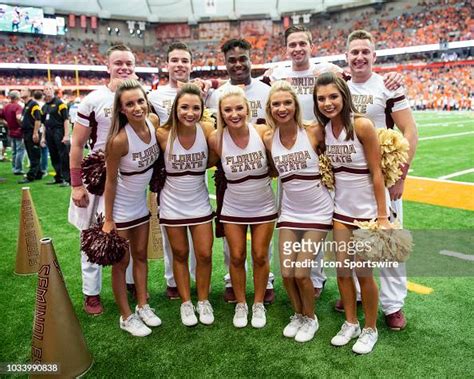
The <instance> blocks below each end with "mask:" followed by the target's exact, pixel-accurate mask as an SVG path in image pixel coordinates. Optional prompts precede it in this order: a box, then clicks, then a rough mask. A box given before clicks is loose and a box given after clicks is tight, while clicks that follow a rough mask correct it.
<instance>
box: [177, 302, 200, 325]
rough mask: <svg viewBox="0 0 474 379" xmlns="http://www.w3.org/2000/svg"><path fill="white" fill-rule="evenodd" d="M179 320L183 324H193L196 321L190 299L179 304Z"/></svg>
mask: <svg viewBox="0 0 474 379" xmlns="http://www.w3.org/2000/svg"><path fill="white" fill-rule="evenodd" d="M180 313H181V322H182V323H183V325H185V326H194V325H196V324H197V323H198V319H197V317H196V315H195V314H194V306H193V303H191V300H188V301H186V302H185V303H182V304H181V308H180Z"/></svg>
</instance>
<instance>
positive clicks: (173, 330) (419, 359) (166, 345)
mask: <svg viewBox="0 0 474 379" xmlns="http://www.w3.org/2000/svg"><path fill="white" fill-rule="evenodd" d="M416 119H417V121H418V125H419V126H420V128H419V130H420V132H419V134H420V138H421V140H420V143H419V148H418V155H417V158H416V161H415V162H414V164H413V170H414V171H413V173H412V175H416V176H426V177H431V178H438V177H440V176H443V175H448V174H451V173H454V172H458V171H462V170H467V169H469V168H473V167H474V161H473V152H472V148H471V147H472V145H473V142H474V137H473V136H474V133H473V134H472V135H471V134H467V135H464V136H463V137H445V138H439V139H431V140H423V139H422V138H423V137H431V136H441V135H446V134H453V133H463V132H470V131H474V119H473V118H472V116H469V115H468V114H467V113H451V114H447V113H443V114H438V113H434V112H432V113H428V112H427V113H417V114H416ZM438 124H443V125H438ZM444 124H446V125H444ZM461 124H463V126H461ZM0 177H4V178H6V182H4V183H0V214H1V215H2V219H3V225H2V228H1V231H0V251H1V252H2V253H3V259H2V262H3V263H2V264H0V280H1V281H2V282H3V283H4V284H3V287H2V288H3V290H2V291H1V295H0V306H1V309H2V314H3V320H4V326H3V328H2V332H1V334H0V335H1V344H0V362H12V363H26V362H27V361H28V359H29V357H30V352H31V338H32V323H33V313H34V301H35V289H36V284H37V283H36V282H37V279H36V277H35V276H30V277H19V276H15V275H13V269H14V262H15V254H16V240H17V233H18V216H19V203H20V196H21V193H20V192H21V191H20V188H21V185H19V184H16V180H17V179H18V177H15V176H13V175H12V174H11V172H10V165H9V163H0ZM460 178H462V181H465V182H467V181H469V182H473V181H474V177H473V176H472V175H471V176H468V175H467V176H463V177H459V178H458V177H456V178H453V179H452V180H458V179H459V180H461V179H460ZM49 179H51V178H49ZM49 179H47V178H45V179H43V181H41V182H35V183H32V184H31V185H30V187H31V194H32V197H33V200H34V203H35V205H36V210H37V213H38V215H39V218H40V222H41V225H42V228H43V232H44V235H45V236H49V237H51V238H52V239H53V242H54V247H55V250H56V253H57V256H58V260H59V263H60V265H61V269H62V271H63V274H64V277H65V281H66V284H67V287H68V291H69V294H70V296H71V299H72V302H73V305H74V307H75V310H76V313H77V315H78V318H79V320H80V322H81V326H82V329H83V332H84V336H85V339H86V341H87V343H88V346H89V349H90V351H91V353H92V355H93V357H94V365H93V367H92V369H91V370H90V371H89V372H88V374H87V375H86V377H90V378H96V377H97V378H103V377H125V378H127V377H132V376H134V377H154V376H160V377H197V378H201V377H257V378H258V377H270V376H272V377H295V378H300V377H336V376H339V377H342V376H344V377H374V376H388V377H395V376H397V377H410V378H411V377H422V376H427V375H429V376H430V377H448V376H449V377H470V376H472V371H473V358H474V356H473V347H474V335H473V333H472V319H473V318H474V298H473V296H472V288H473V285H474V280H473V277H472V276H471V277H454V276H451V277H446V276H445V277H426V276H423V277H421V276H419V277H412V276H410V277H409V280H410V281H411V282H414V283H417V284H420V285H423V286H426V287H429V288H432V289H433V292H432V293H431V294H429V295H422V294H418V293H415V292H409V293H408V297H407V299H406V306H405V308H404V309H405V312H406V315H407V318H408V326H407V329H405V330H404V331H402V332H392V331H389V330H388V329H387V328H386V327H385V325H384V321H383V316H382V314H381V313H380V316H379V323H378V328H379V342H378V343H377V345H376V347H375V350H374V352H373V353H372V354H370V355H369V356H356V355H354V354H353V353H352V352H351V350H350V346H351V344H349V345H348V346H346V347H343V348H334V347H332V346H331V345H330V343H329V341H330V339H331V338H332V336H333V335H334V334H335V333H336V332H337V331H338V330H339V328H340V325H341V324H342V322H343V315H341V314H339V313H337V312H335V311H334V310H333V304H334V301H335V300H336V299H337V298H338V290H337V284H336V281H335V279H334V277H330V278H329V280H328V282H327V285H326V289H325V291H324V293H323V295H322V297H321V299H320V300H319V301H318V303H317V310H316V313H317V316H318V318H319V322H320V329H319V331H318V332H317V334H316V337H315V338H314V340H313V341H311V342H309V343H306V344H298V343H296V342H295V341H293V340H288V339H286V338H284V337H283V336H282V330H283V327H284V326H285V325H286V323H287V322H288V317H289V316H290V315H291V314H292V312H291V308H290V304H289V301H288V298H287V296H286V293H285V291H284V289H283V287H282V283H281V280H280V279H279V278H277V280H276V302H275V303H274V304H273V305H271V306H268V307H267V326H266V327H265V328H264V329H262V330H255V329H253V328H252V327H251V326H250V324H249V326H248V327H247V328H245V329H243V330H236V329H235V328H234V327H233V326H232V317H233V306H232V305H228V304H225V303H224V302H223V300H222V293H223V287H224V283H223V280H222V278H223V275H224V269H223V256H222V243H221V241H219V240H216V241H215V243H214V246H215V247H214V255H213V265H214V266H213V277H212V293H211V297H210V300H211V303H212V304H213V306H214V310H215V318H216V322H215V324H214V325H212V326H210V327H204V326H203V325H198V326H197V327H194V328H186V327H184V326H182V324H181V321H180V317H179V301H168V300H167V299H166V298H165V296H164V289H165V283H164V279H163V262H162V261H161V260H159V261H150V265H149V272H150V278H149V292H150V294H151V300H150V304H151V306H152V307H155V308H156V309H157V313H158V314H159V316H160V317H161V318H162V320H163V325H162V326H160V327H159V328H156V329H155V330H154V332H153V333H152V335H151V336H149V337H147V338H143V339H139V338H134V337H131V336H130V335H128V333H125V332H123V331H121V330H120V329H119V327H118V317H119V315H118V313H117V308H116V307H115V304H114V300H113V296H112V291H111V288H110V268H106V269H105V270H104V280H103V290H102V294H101V296H102V300H103V304H104V306H105V312H104V314H103V315H101V316H99V317H89V316H87V315H86V314H85V313H84V312H83V311H82V295H81V277H80V260H79V253H78V247H79V238H78V237H79V234H78V232H77V231H76V230H75V229H74V228H73V227H72V226H70V225H69V224H68V223H67V206H68V202H69V200H68V199H69V192H70V191H69V189H67V188H58V187H56V186H46V185H44V183H45V182H46V181H47V180H49ZM210 189H211V192H212V191H213V186H212V185H211V186H210ZM453 196H455V194H453ZM405 226H406V227H407V228H409V229H430V230H433V229H453V230H455V229H458V230H464V231H467V232H468V231H472V229H474V212H470V211H463V210H457V209H449V208H443V207H437V206H431V205H425V204H420V203H414V202H406V203H405ZM472 246H473V245H472V238H471V244H470V246H466V250H465V251H462V252H463V253H465V254H472V253H473V249H472ZM433 254H437V252H436V251H433ZM437 259H438V260H439V261H440V262H441V264H442V265H443V264H445V265H447V266H448V265H449V264H451V263H452V262H453V260H456V259H457V258H453V257H441V256H440V257H437ZM464 264H465V265H474V262H473V261H464ZM274 269H275V270H276V267H274ZM250 275H251V273H250ZM247 289H248V302H249V303H250V304H251V303H252V301H251V295H252V286H251V285H250V284H249V285H248V287H247ZM193 296H195V295H193ZM194 299H195V297H194ZM360 317H362V311H361V310H360Z"/></svg>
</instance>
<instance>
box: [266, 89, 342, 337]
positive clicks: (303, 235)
mask: <svg viewBox="0 0 474 379" xmlns="http://www.w3.org/2000/svg"><path fill="white" fill-rule="evenodd" d="M266 112H267V115H266V116H267V124H268V125H269V126H270V127H271V128H272V130H271V131H269V132H267V133H266V134H265V136H264V142H265V145H266V147H267V150H269V151H271V155H272V159H273V164H274V166H275V168H276V170H277V171H278V174H279V176H280V180H281V189H282V197H281V201H280V217H279V218H278V222H277V228H279V241H280V270H281V273H282V277H283V283H284V285H285V288H286V292H287V293H288V296H289V297H290V300H291V304H292V306H293V309H294V311H295V314H294V316H292V317H291V318H290V320H291V321H290V323H289V324H288V325H287V326H286V327H285V329H284V330H283V335H284V336H285V337H289V338H295V340H296V341H298V342H307V341H310V340H311V339H312V338H313V337H314V334H315V333H316V331H317V330H318V327H319V325H318V319H317V317H316V315H315V313H314V289H313V283H312V281H311V277H310V273H311V267H312V265H316V264H320V262H321V260H318V259H316V257H317V255H318V253H321V254H322V251H321V249H320V248H318V246H320V245H321V243H322V242H323V241H324V239H325V238H326V234H327V231H328V230H330V229H332V215H333V211H334V206H333V201H332V199H331V196H330V195H329V192H328V190H327V189H326V187H324V186H323V185H322V184H321V175H320V173H319V160H318V154H317V153H316V151H317V147H318V142H322V141H318V140H317V137H316V127H315V126H311V127H308V128H306V129H304V128H303V122H302V118H301V117H302V116H301V107H300V104H299V101H298V99H297V95H296V94H295V92H294V91H293V89H292V87H291V85H290V84H289V83H288V82H287V81H283V80H281V81H277V82H275V83H273V84H272V88H271V90H270V94H269V97H268V101H267V104H266ZM306 241H307V242H311V245H310V246H311V248H310V249H306V251H295V250H293V247H294V246H295V245H296V244H298V245H300V244H301V243H302V242H306ZM300 246H301V245H300ZM302 263H305V264H303V265H301V264H302Z"/></svg>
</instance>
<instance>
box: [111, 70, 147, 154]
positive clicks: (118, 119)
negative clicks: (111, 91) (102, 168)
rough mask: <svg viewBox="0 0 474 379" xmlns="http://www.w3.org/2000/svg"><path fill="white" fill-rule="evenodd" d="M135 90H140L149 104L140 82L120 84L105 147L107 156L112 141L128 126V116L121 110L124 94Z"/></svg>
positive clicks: (129, 81)
mask: <svg viewBox="0 0 474 379" xmlns="http://www.w3.org/2000/svg"><path fill="white" fill-rule="evenodd" d="M134 89H139V90H141V91H142V93H143V96H144V97H145V100H146V101H147V103H148V99H147V96H146V92H145V89H144V88H143V87H142V85H141V84H140V82H139V81H137V80H135V79H126V80H124V81H123V82H122V83H120V84H119V86H118V88H117V91H115V97H114V105H113V107H112V122H111V126H110V130H109V134H108V136H107V143H106V145H105V152H106V154H107V150H108V146H109V143H110V141H112V140H113V139H114V138H115V137H116V136H117V135H118V134H119V132H120V130H121V129H123V128H124V127H125V125H127V124H128V119H127V116H125V115H124V114H123V113H122V112H121V110H122V103H121V100H122V94H123V93H124V92H125V91H131V90H134Z"/></svg>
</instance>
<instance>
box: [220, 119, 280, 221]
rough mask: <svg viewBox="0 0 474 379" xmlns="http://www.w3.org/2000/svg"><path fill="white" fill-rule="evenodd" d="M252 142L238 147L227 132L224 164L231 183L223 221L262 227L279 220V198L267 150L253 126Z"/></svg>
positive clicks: (221, 218)
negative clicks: (274, 189) (275, 195)
mask: <svg viewBox="0 0 474 379" xmlns="http://www.w3.org/2000/svg"><path fill="white" fill-rule="evenodd" d="M248 128H249V134H250V135H249V141H248V144H247V146H246V147H245V148H243V149H242V148H240V147H238V146H237V145H236V144H235V143H234V141H233V140H232V137H231V136H230V134H229V130H228V129H227V128H224V133H223V136H222V154H221V163H222V167H223V169H224V173H225V177H226V180H227V189H226V191H225V194H224V201H223V205H222V210H221V214H220V216H219V220H220V221H221V222H223V223H232V224H261V223H265V222H270V221H274V220H276V219H277V216H278V214H277V210H276V206H275V197H274V195H273V191H272V187H271V179H270V177H269V176H268V162H267V156H266V152H265V146H264V144H263V142H262V140H261V138H260V136H259V135H258V132H257V130H256V129H255V127H254V126H253V125H252V124H248Z"/></svg>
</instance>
